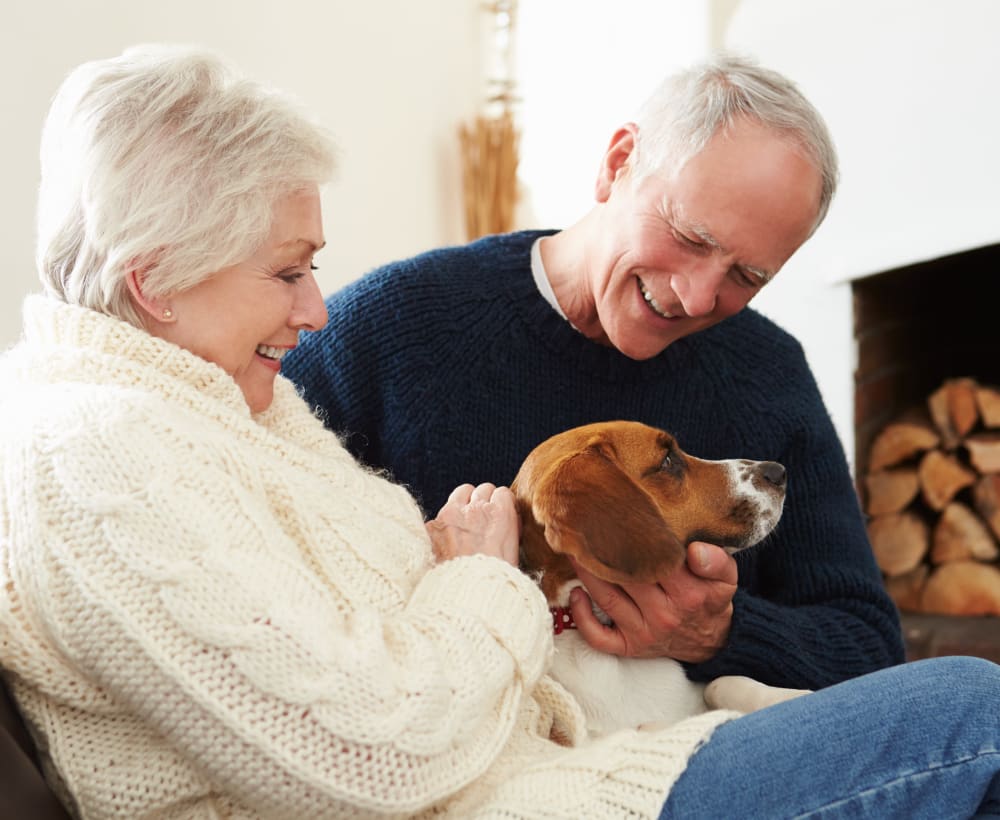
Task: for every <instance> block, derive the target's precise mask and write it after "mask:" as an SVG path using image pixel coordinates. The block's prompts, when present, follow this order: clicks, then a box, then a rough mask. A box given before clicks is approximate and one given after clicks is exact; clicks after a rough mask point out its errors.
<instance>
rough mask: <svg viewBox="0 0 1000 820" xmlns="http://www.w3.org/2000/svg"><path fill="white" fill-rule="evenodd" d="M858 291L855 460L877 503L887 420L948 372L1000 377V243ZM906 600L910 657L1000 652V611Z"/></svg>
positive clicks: (984, 380) (895, 272)
mask: <svg viewBox="0 0 1000 820" xmlns="http://www.w3.org/2000/svg"><path fill="white" fill-rule="evenodd" d="M851 294H852V301H853V313H854V340H855V350H856V369H855V373H854V434H855V435H854V464H855V472H856V475H857V477H858V492H859V496H860V497H861V499H862V503H863V504H864V505H865V506H866V509H868V502H869V501H870V499H868V498H866V484H865V476H866V470H867V467H868V465H869V460H870V459H869V457H870V455H872V453H871V448H872V445H873V442H874V441H875V440H876V438H877V436H878V435H879V433H880V431H882V430H883V429H884V428H885V427H886V425H887V424H889V423H890V422H892V421H893V420H894V419H898V418H899V417H900V414H902V413H904V412H905V411H907V410H908V409H911V408H914V407H918V406H920V405H921V404H923V403H926V401H927V398H928V397H929V396H930V395H931V394H932V393H934V392H935V390H936V389H938V388H939V386H940V385H942V383H944V382H946V381H948V380H954V379H965V378H969V379H973V380H975V382H977V383H979V384H985V385H994V386H997V385H1000V311H998V306H1000V300H998V299H997V298H996V297H997V295H1000V244H994V245H988V246H984V247H979V248H975V249H972V250H968V251H964V252H961V253H955V254H951V255H948V256H943V257H941V258H937V259H933V260H928V261H924V262H920V263H917V264H913V265H907V266H905V267H900V268H895V269H892V270H886V271H884V272H881V273H878V274H875V275H872V276H866V277H862V278H859V279H855V280H853V281H852V282H851ZM963 492H964V493H965V496H968V494H969V493H970V492H971V490H964V491H963ZM959 498H963V496H959ZM970 506H971V503H970ZM926 513H927V510H926V508H925V509H924V510H923V511H920V512H919V514H920V515H922V516H924V517H925V518H926ZM994 537H997V538H998V540H1000V537H998V536H996V535H994ZM991 563H992V564H993V565H996V564H997V562H996V561H992V562H991ZM887 583H889V581H888V580H887ZM900 608H901V610H903V625H904V632H905V635H906V639H907V648H908V653H909V656H910V657H911V658H917V657H928V656H932V655H939V654H971V655H978V656H981V657H987V658H990V659H991V660H994V661H1000V618H996V617H989V616H984V617H953V616H942V615H927V614H917V613H914V612H909V611H907V610H906V609H905V608H904V606H901V607H900Z"/></svg>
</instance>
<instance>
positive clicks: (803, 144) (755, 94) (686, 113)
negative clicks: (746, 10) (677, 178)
mask: <svg viewBox="0 0 1000 820" xmlns="http://www.w3.org/2000/svg"><path fill="white" fill-rule="evenodd" d="M743 117H750V118H752V119H754V120H756V121H757V122H759V123H760V124H761V125H763V126H765V127H766V128H770V129H773V130H774V131H775V132H777V133H779V134H781V135H784V136H786V137H788V138H789V139H791V140H793V141H794V142H795V143H796V144H797V145H798V146H799V148H800V149H801V150H802V151H803V152H804V155H805V156H806V158H807V159H808V160H809V161H810V162H812V163H813V164H814V165H815V167H816V169H817V171H818V172H819V174H820V177H821V179H822V189H821V192H820V202H819V211H818V214H817V218H816V223H815V225H814V226H813V229H814V230H815V228H816V227H818V226H819V224H820V222H822V221H823V218H824V217H825V216H826V213H827V211H828V210H829V208H830V202H831V201H832V199H833V195H834V192H835V191H836V188H837V175H838V171H837V152H836V149H835V148H834V146H833V140H832V139H831V138H830V133H829V130H828V129H827V127H826V123H825V122H824V121H823V118H822V117H821V116H820V114H819V112H818V111H817V110H816V109H815V107H814V106H813V105H812V103H810V102H809V101H808V100H807V99H806V98H805V96H803V94H802V93H801V92H800V91H799V90H798V88H796V86H795V85H794V83H792V82H791V81H790V80H789V79H788V78H787V77H784V76H783V75H781V74H779V73H778V72H776V71H772V70H770V69H767V68H763V67H761V66H759V65H757V64H756V63H755V62H754V61H752V60H750V59H747V58H745V57H739V56H736V55H732V54H719V55H717V56H715V57H714V58H712V59H710V60H709V61H707V62H705V63H702V64H700V65H697V66H695V67H693V68H691V69H688V70H686V71H683V72H681V73H679V74H676V75H673V76H671V77H668V78H667V79H666V80H664V81H663V83H661V84H660V86H659V88H657V90H656V91H655V92H654V93H653V95H652V96H651V97H650V98H649V99H648V100H647V101H646V102H645V103H644V104H643V105H642V107H641V108H640V109H639V111H638V113H637V115H636V125H637V126H638V135H637V138H636V146H635V152H634V153H635V164H634V166H633V168H632V175H633V180H634V181H635V182H638V181H640V180H642V179H643V178H644V177H647V176H649V175H650V174H652V173H655V172H666V173H673V172H676V171H679V170H680V169H681V168H682V167H683V165H684V164H685V163H686V162H687V161H688V160H689V159H691V158H692V157H693V156H695V155H696V154H697V153H699V152H700V151H701V150H702V149H703V148H704V147H705V146H706V145H707V144H708V141H709V140H710V139H711V138H712V137H713V136H714V135H715V134H716V133H718V132H720V131H724V130H725V129H727V128H729V127H730V126H732V124H733V123H734V122H735V121H736V120H738V119H740V118H743Z"/></svg>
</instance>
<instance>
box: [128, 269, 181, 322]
mask: <svg viewBox="0 0 1000 820" xmlns="http://www.w3.org/2000/svg"><path fill="white" fill-rule="evenodd" d="M145 281H146V271H145V270H140V269H138V268H133V269H132V270H130V271H129V272H128V273H127V274H126V275H125V285H126V287H127V288H128V292H129V293H130V294H131V295H132V301H134V302H135V305H136V307H137V308H138V309H139V312H140V313H141V314H143V315H145V316H146V318H147V319H148V320H149V321H151V322H156V323H159V324H171V323H173V322H175V321H176V317H175V316H174V312H173V310H172V309H171V307H170V302H169V300H168V299H166V298H165V297H162V296H150V295H148V294H147V293H146V292H145V291H144V290H143V286H144V284H145Z"/></svg>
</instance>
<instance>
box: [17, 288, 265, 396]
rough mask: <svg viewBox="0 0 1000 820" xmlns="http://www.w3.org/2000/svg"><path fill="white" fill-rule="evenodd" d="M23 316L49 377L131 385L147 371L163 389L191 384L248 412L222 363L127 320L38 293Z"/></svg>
mask: <svg viewBox="0 0 1000 820" xmlns="http://www.w3.org/2000/svg"><path fill="white" fill-rule="evenodd" d="M23 316H24V342H25V343H26V345H27V350H29V351H32V353H33V355H38V354H41V355H43V356H44V366H45V369H46V376H47V377H49V378H53V377H55V378H59V377H62V378H65V379H66V380H67V381H93V380H95V379H96V380H97V381H99V382H103V383H108V384H120V385H122V386H133V385H135V384H136V382H137V380H138V379H139V374H140V373H147V374H150V376H149V377H150V378H151V380H152V381H155V382H156V383H158V384H159V385H162V387H163V391H164V392H165V393H166V392H171V386H172V387H173V389H174V390H184V389H185V388H192V389H193V390H195V391H197V393H199V394H200V395H201V396H203V397H205V398H207V399H209V400H213V401H217V402H220V403H222V404H224V405H226V406H228V408H229V409H230V410H232V411H235V412H237V413H239V414H240V415H244V416H248V415H249V414H250V410H249V408H248V407H247V404H246V400H245V399H244V398H243V393H242V391H241V390H240V388H239V386H238V385H237V384H236V382H235V381H233V379H232V377H231V376H230V375H229V374H228V373H226V372H225V371H224V370H223V369H222V368H221V367H219V366H218V365H216V364H213V363H212V362H209V361H206V360H205V359H202V358H201V357H200V356H196V355H195V354H193V353H191V352H189V351H187V350H185V349H184V348H182V347H179V346H177V345H175V344H173V343H172V342H168V341H165V340H163V339H160V338H158V337H156V336H152V335H150V334H149V333H147V332H146V331H145V330H141V329H140V328H136V327H133V326H132V325H130V324H128V323H127V322H123V321H121V320H120V319H117V318H114V317H112V316H107V315H104V314H102V313H98V312H97V311H94V310H89V309H87V308H83V307H78V306H76V305H69V304H66V303H64V302H61V301H59V300H58V299H55V298H54V297H51V296H46V295H40V294H36V295H31V296H29V297H27V299H25V301H24V307H23ZM60 351H61V352H62V353H63V355H60ZM81 357H84V358H85V360H86V364H87V366H86V369H85V370H84V371H82V372H81V371H77V370H75V368H78V367H79V365H80V360H81ZM63 371H65V372H63Z"/></svg>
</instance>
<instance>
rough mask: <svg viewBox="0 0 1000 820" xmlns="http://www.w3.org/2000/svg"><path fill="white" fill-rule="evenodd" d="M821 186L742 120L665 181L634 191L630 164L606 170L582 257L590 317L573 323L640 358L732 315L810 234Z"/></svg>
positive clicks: (796, 153) (801, 161)
mask: <svg viewBox="0 0 1000 820" xmlns="http://www.w3.org/2000/svg"><path fill="white" fill-rule="evenodd" d="M620 133H621V134H622V135H623V137H624V138H625V140H626V152H623V153H625V154H626V155H627V153H630V149H629V147H628V146H629V145H630V143H629V142H628V137H629V135H628V133H627V132H624V131H623V132H620ZM613 151H614V146H612V150H611V151H609V155H608V158H606V161H609V162H611V163H612V165H613V164H614V159H612V158H611V157H612V154H613ZM621 155H622V154H620V156H621ZM821 185H822V181H821V178H820V174H819V172H818V170H817V169H816V167H815V166H814V165H813V164H812V163H811V162H810V161H809V160H807V159H806V158H805V155H804V154H803V153H802V151H801V149H799V148H798V146H797V145H795V144H794V143H792V142H790V141H789V140H786V139H783V138H782V137H780V136H778V135H776V134H775V133H774V132H773V131H769V130H767V129H765V128H763V127H762V126H760V125H758V124H756V123H753V122H749V121H744V122H741V123H738V124H737V125H736V126H735V127H734V128H732V129H731V130H730V131H729V132H728V133H727V134H718V135H716V136H715V137H714V138H713V139H712V140H710V141H709V143H708V145H707V146H706V147H705V149H704V150H703V151H702V152H701V153H700V154H698V155H696V156H694V157H693V158H692V159H691V160H689V161H688V162H687V163H686V164H685V165H684V166H683V167H682V168H680V170H679V171H677V172H675V173H673V174H672V175H670V176H667V175H665V174H660V175H658V174H652V175H650V176H647V177H646V178H645V179H643V180H642V181H641V182H639V183H638V184H637V185H636V184H634V183H633V180H632V179H631V177H630V174H629V170H628V169H627V168H624V167H619V169H618V170H616V171H612V173H610V174H608V175H607V182H606V183H604V182H601V181H599V182H598V189H597V191H598V200H599V201H602V202H603V203H604V206H603V208H602V209H601V214H600V230H599V237H598V240H597V245H596V246H592V248H593V250H595V251H596V253H594V254H592V255H591V257H590V258H589V259H588V261H587V265H588V282H587V287H589V288H590V290H591V294H590V299H586V301H587V302H590V303H591V304H592V305H593V309H594V310H593V312H592V315H591V317H590V322H589V325H588V322H587V321H586V319H584V321H582V322H581V323H579V324H577V326H578V327H580V328H581V330H583V332H585V333H587V335H588V336H591V337H592V338H595V339H598V340H600V341H604V342H606V343H609V344H611V345H613V346H614V347H616V348H617V349H618V350H620V351H621V352H622V353H624V354H625V355H626V356H629V357H630V358H633V359H648V358H651V357H653V356H655V355H657V354H658V353H660V352H661V351H662V350H664V349H665V348H666V347H667V346H668V345H670V344H671V343H672V342H675V341H676V340H677V339H680V338H682V337H684V336H687V335H688V334H690V333H695V332H697V331H699V330H702V329H704V328H706V327H710V326H711V325H714V324H716V323H718V322H721V321H722V320H723V319H726V318H728V317H729V316H732V315H733V314H734V313H737V312H738V311H740V310H741V309H742V308H743V307H745V306H746V304H747V303H748V302H749V301H750V300H751V299H752V298H753V297H754V295H756V293H757V291H759V290H760V288H761V287H762V286H763V285H764V284H765V283H766V282H767V281H768V280H769V279H770V278H772V277H773V276H774V275H775V274H776V273H777V272H778V271H779V270H780V268H781V267H782V265H784V264H785V262H786V261H787V260H788V258H789V257H790V256H791V255H792V253H794V252H795V250H796V249H797V248H798V247H799V246H800V245H801V244H802V243H803V242H804V241H805V240H806V238H807V237H808V236H809V234H810V232H811V231H812V228H813V226H814V224H815V221H816V216H817V212H818V207H819V200H820V191H821ZM594 314H596V315H594ZM578 321H579V319H578ZM575 323H576V322H575Z"/></svg>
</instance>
